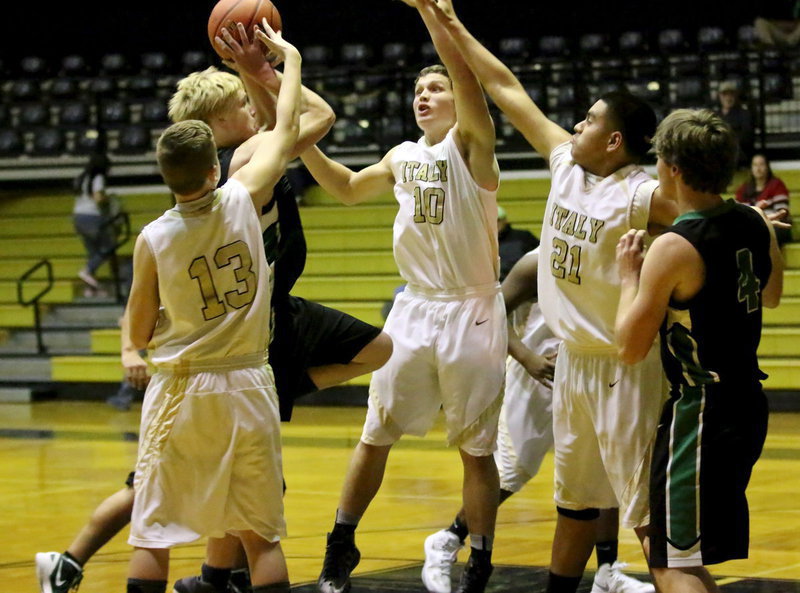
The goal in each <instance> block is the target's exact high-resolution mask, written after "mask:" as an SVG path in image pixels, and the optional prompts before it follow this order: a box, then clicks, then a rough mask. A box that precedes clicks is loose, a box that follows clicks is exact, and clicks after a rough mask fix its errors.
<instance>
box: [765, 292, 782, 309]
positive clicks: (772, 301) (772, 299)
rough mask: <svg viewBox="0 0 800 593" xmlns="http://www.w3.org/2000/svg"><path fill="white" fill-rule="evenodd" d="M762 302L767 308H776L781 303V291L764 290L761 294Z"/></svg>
mask: <svg viewBox="0 0 800 593" xmlns="http://www.w3.org/2000/svg"><path fill="white" fill-rule="evenodd" d="M761 304H762V305H763V306H764V307H766V308H767V309H774V308H775V307H777V306H778V305H780V304H781V293H780V292H778V291H774V292H767V291H764V292H763V293H762V295H761Z"/></svg>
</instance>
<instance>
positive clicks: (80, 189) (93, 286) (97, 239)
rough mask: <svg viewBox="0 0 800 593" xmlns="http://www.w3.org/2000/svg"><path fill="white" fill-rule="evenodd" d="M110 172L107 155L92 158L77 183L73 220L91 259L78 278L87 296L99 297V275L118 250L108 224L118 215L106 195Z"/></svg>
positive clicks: (88, 259)
mask: <svg viewBox="0 0 800 593" xmlns="http://www.w3.org/2000/svg"><path fill="white" fill-rule="evenodd" d="M108 168H109V161H108V157H107V156H106V155H105V153H95V154H93V155H92V156H91V157H89V163H88V164H87V165H86V169H84V170H83V172H82V173H81V174H80V175H78V177H77V179H75V192H76V196H75V205H74V207H73V208H72V220H73V223H74V224H75V231H76V232H77V233H78V235H80V237H81V240H82V241H83V245H84V246H85V247H86V255H87V260H86V266H85V267H84V268H82V269H81V271H80V272H78V277H79V278H80V279H81V280H83V282H84V284H85V285H86V287H85V289H84V292H83V296H96V295H97V294H98V291H99V289H100V283H99V282H98V281H97V278H96V277H95V272H96V271H97V268H99V267H100V266H101V265H102V264H103V262H104V261H106V260H107V259H108V257H109V255H110V254H111V250H112V249H113V247H114V239H115V238H114V231H113V229H112V228H111V226H109V225H106V224H105V223H106V222H107V221H108V220H109V219H110V217H111V216H113V214H114V213H113V212H112V209H113V208H112V206H113V204H112V201H111V200H110V199H109V197H108V194H107V193H106V178H107V176H108ZM104 225H105V226H104Z"/></svg>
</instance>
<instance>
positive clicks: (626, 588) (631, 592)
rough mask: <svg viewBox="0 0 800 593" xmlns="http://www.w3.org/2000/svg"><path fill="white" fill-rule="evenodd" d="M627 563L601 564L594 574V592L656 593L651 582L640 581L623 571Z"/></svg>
mask: <svg viewBox="0 0 800 593" xmlns="http://www.w3.org/2000/svg"><path fill="white" fill-rule="evenodd" d="M626 566H627V564H625V563H624V562H615V563H614V564H601V565H600V568H598V569H597V572H596V573H595V575H594V584H593V585H592V593H655V591H656V588H655V586H653V585H652V584H650V583H645V582H642V581H638V580H636V579H635V578H633V577H630V576H628V575H626V574H625V573H623V572H622V569H623V568H625V567H626Z"/></svg>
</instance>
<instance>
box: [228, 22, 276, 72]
mask: <svg viewBox="0 0 800 593" xmlns="http://www.w3.org/2000/svg"><path fill="white" fill-rule="evenodd" d="M236 28H237V32H238V34H239V40H237V39H236V38H235V37H234V36H233V35H231V33H230V31H228V29H227V28H224V29H223V30H222V37H220V36H217V37H215V39H214V40H215V42H216V44H217V48H218V49H219V52H220V54H221V55H222V56H223V63H224V64H225V65H226V66H228V68H230V69H231V70H235V71H236V72H238V73H239V74H243V75H245V76H250V77H251V78H255V79H258V80H263V81H270V80H277V79H276V77H275V71H274V70H273V68H272V66H271V65H270V63H269V62H268V61H267V60H266V58H265V56H264V47H263V46H262V44H261V43H258V42H257V41H256V30H257V28H256V27H253V34H252V36H250V35H248V34H247V31H246V30H245V28H244V25H243V24H242V23H236ZM251 37H252V38H251ZM240 40H241V41H240Z"/></svg>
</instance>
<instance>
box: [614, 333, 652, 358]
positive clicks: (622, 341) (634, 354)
mask: <svg viewBox="0 0 800 593" xmlns="http://www.w3.org/2000/svg"><path fill="white" fill-rule="evenodd" d="M649 351H650V346H646V347H645V346H643V344H641V343H640V342H639V341H638V340H636V339H635V338H634V337H633V336H629V335H626V333H625V332H619V331H618V332H617V357H618V358H619V359H620V360H621V361H622V362H624V363H625V364H636V363H637V362H641V361H642V360H644V357H645V356H647V353H648V352H649Z"/></svg>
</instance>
